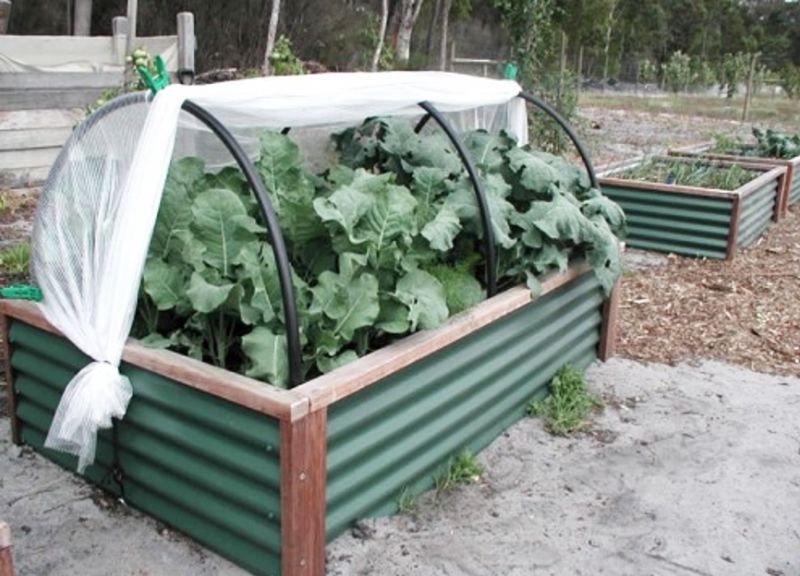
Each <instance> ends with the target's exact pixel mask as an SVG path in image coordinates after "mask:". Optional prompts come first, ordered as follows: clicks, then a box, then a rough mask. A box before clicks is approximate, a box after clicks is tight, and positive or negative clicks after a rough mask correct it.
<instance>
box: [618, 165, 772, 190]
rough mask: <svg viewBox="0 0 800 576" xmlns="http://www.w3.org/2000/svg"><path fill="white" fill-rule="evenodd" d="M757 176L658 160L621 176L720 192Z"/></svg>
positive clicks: (734, 169) (737, 170)
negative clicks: (713, 189) (714, 189)
mask: <svg viewBox="0 0 800 576" xmlns="http://www.w3.org/2000/svg"><path fill="white" fill-rule="evenodd" d="M757 175H758V172H755V171H753V170H747V169H745V168H742V167H741V166H739V165H738V164H733V165H731V166H719V165H715V164H712V163H709V161H708V160H696V161H690V162H686V161H681V160H666V159H659V158H655V159H652V160H649V161H647V162H643V163H642V164H640V165H638V166H635V167H634V168H630V169H628V170H626V171H624V172H621V173H619V174H615V176H616V177H618V178H624V179H626V180H645V181H647V182H662V183H664V184H675V185H676V186H679V185H680V186H697V187H701V188H716V189H718V190H736V189H737V188H739V187H740V186H744V185H745V184H746V183H748V182H749V181H750V180H752V179H753V178H755V177H756V176H757Z"/></svg>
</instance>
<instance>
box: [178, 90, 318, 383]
mask: <svg viewBox="0 0 800 576" xmlns="http://www.w3.org/2000/svg"><path fill="white" fill-rule="evenodd" d="M182 108H183V109H184V110H185V111H186V112H188V113H189V114H191V115H192V116H194V117H195V118H197V119H198V120H200V122H202V123H203V124H205V125H206V126H207V127H208V128H209V129H210V130H211V131H212V132H213V133H214V134H215V135H216V136H217V137H218V138H219V139H220V140H221V141H222V143H223V144H224V145H225V147H226V148H227V149H228V151H229V152H230V153H231V155H232V156H233V158H234V160H236V163H237V164H238V165H239V168H241V170H242V172H243V173H244V177H245V179H246V180H247V183H248V184H250V186H251V187H252V188H253V192H254V194H255V196H256V200H257V201H258V205H259V207H260V208H261V213H262V214H263V216H264V219H265V220H266V221H267V235H268V236H269V242H270V244H271V245H272V252H273V254H274V255H275V264H276V265H277V267H278V282H279V284H280V287H281V301H282V302H283V317H284V321H285V323H286V339H287V344H288V354H289V387H290V388H293V387H294V386H297V385H299V384H302V382H303V369H302V349H301V347H300V327H299V324H298V322H297V304H296V302H295V298H294V286H293V285H292V269H291V265H290V264H289V256H288V254H287V252H286V242H285V241H284V239H283V234H282V233H281V228H280V224H279V223H278V216H277V215H276V214H275V210H274V209H273V207H272V202H271V201H270V199H269V195H268V194H267V189H266V188H265V187H264V183H263V182H262V181H261V177H260V176H259V175H258V173H257V172H256V169H255V166H253V163H252V162H251V161H250V158H249V157H248V156H247V154H246V153H245V151H244V150H243V149H242V147H241V145H240V144H239V142H238V141H237V140H236V138H235V137H234V136H233V134H231V133H230V131H229V130H228V129H227V128H225V126H224V125H223V124H222V123H221V122H220V121H219V120H217V118H216V117H215V116H213V115H212V114H211V113H210V112H209V111H208V110H206V109H205V108H202V107H201V106H199V105H197V104H195V103H194V102H192V101H191V100H186V101H185V102H184V103H183V106H182Z"/></svg>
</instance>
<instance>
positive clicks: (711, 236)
mask: <svg viewBox="0 0 800 576" xmlns="http://www.w3.org/2000/svg"><path fill="white" fill-rule="evenodd" d="M603 193H604V194H605V195H606V196H608V197H609V198H611V199H612V200H614V201H615V202H617V203H618V204H619V205H620V206H621V207H622V209H623V210H624V211H625V215H626V217H627V222H628V236H627V237H626V238H625V242H626V244H627V245H628V246H630V247H632V248H641V249H643V250H656V251H659V252H673V253H675V254H682V255H684V256H696V257H706V258H725V255H726V248H727V244H728V233H729V230H730V219H731V210H732V208H733V201H732V200H731V199H730V198H724V197H723V198H719V199H717V198H709V197H707V196H691V195H689V194H672V193H669V192H656V191H651V190H636V189H630V188H616V187H612V186H603Z"/></svg>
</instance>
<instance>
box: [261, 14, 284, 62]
mask: <svg viewBox="0 0 800 576" xmlns="http://www.w3.org/2000/svg"><path fill="white" fill-rule="evenodd" d="M280 13H281V0H272V10H271V11H270V14H269V27H268V28H267V47H266V49H265V50H264V64H263V65H262V69H263V70H264V75H269V73H270V65H269V57H270V56H271V55H272V51H273V50H274V49H275V36H276V35H277V34H278V18H279V17H280Z"/></svg>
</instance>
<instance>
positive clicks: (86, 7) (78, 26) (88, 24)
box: [72, 0, 92, 36]
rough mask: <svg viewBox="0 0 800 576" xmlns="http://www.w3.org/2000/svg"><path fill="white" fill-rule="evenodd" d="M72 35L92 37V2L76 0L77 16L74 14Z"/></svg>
mask: <svg viewBox="0 0 800 576" xmlns="http://www.w3.org/2000/svg"><path fill="white" fill-rule="evenodd" d="M72 35H73V36H91V35H92V0H75V14H73V24H72Z"/></svg>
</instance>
